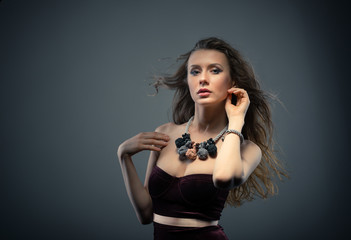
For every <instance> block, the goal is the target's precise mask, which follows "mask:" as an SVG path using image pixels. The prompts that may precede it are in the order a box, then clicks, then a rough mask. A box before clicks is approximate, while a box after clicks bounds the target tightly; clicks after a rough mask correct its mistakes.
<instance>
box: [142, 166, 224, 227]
mask: <svg viewBox="0 0 351 240" xmlns="http://www.w3.org/2000/svg"><path fill="white" fill-rule="evenodd" d="M149 193H150V196H151V198H152V203H153V208H154V213H156V214H159V215H163V216H168V217H179V218H195V219H200V220H206V221H214V220H219V219H220V216H221V213H222V210H223V208H224V204H225V201H226V199H227V196H228V193H229V191H228V190H224V189H219V188H216V187H215V186H214V184H213V180H212V175H211V174H191V175H187V176H184V177H174V176H171V175H170V174H168V173H167V172H165V171H164V170H162V169H161V168H160V167H158V166H157V165H155V166H154V168H153V169H152V172H151V175H150V178H149Z"/></svg>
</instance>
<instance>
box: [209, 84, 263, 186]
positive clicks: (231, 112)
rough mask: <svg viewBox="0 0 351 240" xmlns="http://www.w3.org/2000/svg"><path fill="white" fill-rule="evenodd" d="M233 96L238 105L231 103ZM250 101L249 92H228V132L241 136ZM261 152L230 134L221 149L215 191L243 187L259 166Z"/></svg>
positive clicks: (256, 147) (246, 141)
mask: <svg viewBox="0 0 351 240" xmlns="http://www.w3.org/2000/svg"><path fill="white" fill-rule="evenodd" d="M232 93H233V94H235V95H236V96H237V104H236V105H233V104H232V103H231V98H232ZM249 105H250V100H249V96H248V94H247V92H246V91H245V90H244V89H240V88H231V89H229V90H228V98H227V101H226V105H225V109H226V113H227V117H228V120H229V123H228V129H234V130H236V131H238V132H241V130H242V127H243V126H244V119H245V115H246V112H247V109H248V107H249ZM261 157H262V152H261V149H260V148H259V147H258V146H257V145H256V144H255V143H253V142H251V141H249V140H244V142H243V143H242V144H240V138H239V136H238V135H236V134H234V133H230V134H227V135H226V136H225V139H224V142H223V144H222V146H221V150H220V151H219V153H218V155H217V159H216V163H215V167H214V170H213V182H214V184H215V186H216V187H218V188H224V189H231V188H235V187H237V186H239V185H240V184H242V183H244V182H245V181H246V180H247V178H248V177H249V176H250V175H251V173H252V172H253V171H254V170H255V168H256V167H257V165H258V164H259V163H260V161H261Z"/></svg>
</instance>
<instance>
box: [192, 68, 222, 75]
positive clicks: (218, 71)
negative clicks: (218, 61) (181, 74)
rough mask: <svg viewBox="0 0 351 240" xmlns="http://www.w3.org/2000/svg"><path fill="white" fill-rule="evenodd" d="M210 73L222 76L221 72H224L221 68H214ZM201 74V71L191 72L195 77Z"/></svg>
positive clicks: (194, 70)
mask: <svg viewBox="0 0 351 240" xmlns="http://www.w3.org/2000/svg"><path fill="white" fill-rule="evenodd" d="M210 72H211V73H213V74H220V73H221V72H223V70H222V69H220V68H214V69H212V70H211V71H210ZM199 73H200V70H198V69H192V70H191V71H190V74H191V75H193V76H197V75H198V74H199Z"/></svg>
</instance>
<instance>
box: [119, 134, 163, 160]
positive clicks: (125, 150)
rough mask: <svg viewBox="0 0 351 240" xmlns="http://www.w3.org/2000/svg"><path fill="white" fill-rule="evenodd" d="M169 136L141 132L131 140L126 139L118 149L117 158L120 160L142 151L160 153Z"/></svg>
mask: <svg viewBox="0 0 351 240" xmlns="http://www.w3.org/2000/svg"><path fill="white" fill-rule="evenodd" d="M168 141H169V136H168V135H166V134H163V133H158V132H142V133H139V134H137V135H135V136H134V137H132V138H129V139H127V140H126V141H124V142H123V143H122V144H121V145H120V146H119V147H118V157H119V159H122V157H124V156H129V157H131V156H132V155H134V154H136V153H138V152H140V151H143V150H151V151H158V152H159V151H161V149H162V148H163V147H165V146H167V145H168Z"/></svg>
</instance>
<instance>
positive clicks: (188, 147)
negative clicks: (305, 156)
mask: <svg viewBox="0 0 351 240" xmlns="http://www.w3.org/2000/svg"><path fill="white" fill-rule="evenodd" d="M181 58H182V59H184V62H183V64H182V65H181V66H180V67H179V69H178V71H177V72H176V73H175V74H174V75H173V76H168V77H160V78H159V79H158V80H157V81H156V82H155V84H154V85H155V87H156V90H157V89H158V87H159V86H165V87H168V88H171V89H175V90H176V92H175V96H174V106H173V121H174V122H172V123H166V124H164V125H161V126H159V127H158V128H156V130H155V132H145V133H140V134H138V135H136V136H134V137H132V138H130V139H128V140H126V141H125V142H123V143H122V144H121V145H120V146H119V148H118V158H119V160H120V165H121V169H122V173H123V178H124V182H125V186H126V189H127V192H128V195H129V198H130V201H131V202H132V205H133V207H134V209H135V212H136V215H137V217H138V219H139V221H140V222H141V223H142V224H148V223H151V222H153V223H154V239H228V238H227V236H226V235H225V233H224V232H223V229H222V228H221V227H220V226H219V225H218V220H219V218H220V215H221V212H222V210H223V207H224V204H225V203H226V202H227V203H228V204H230V205H234V206H238V205H240V204H241V203H242V201H243V200H252V199H253V195H258V196H260V197H262V198H266V197H267V196H268V195H271V194H274V191H275V188H276V187H275V185H274V184H273V181H272V177H273V176H274V175H277V176H278V177H279V178H281V175H284V176H286V174H285V170H284V169H283V168H282V166H281V163H279V161H278V159H277V158H276V157H275V155H274V154H273V141H272V122H271V115H270V109H269V106H268V102H267V97H268V95H267V94H265V93H263V92H262V91H261V90H260V88H259V84H258V82H257V80H256V78H255V76H254V74H253V71H252V68H251V67H250V66H249V64H248V63H247V62H246V61H245V60H244V59H243V58H242V57H241V55H240V54H239V52H238V51H237V50H235V49H234V48H232V47H231V46H230V45H229V44H228V43H226V42H224V41H223V40H221V39H218V38H207V39H203V40H200V41H199V42H198V43H196V45H195V47H194V48H193V49H192V50H191V51H189V52H188V53H186V54H184V55H182V56H181ZM143 150H151V152H150V157H149V162H148V165H147V170H146V177H145V181H144V184H142V182H141V180H140V179H139V178H138V175H137V172H136V169H135V167H134V165H133V162H132V158H131V157H132V156H133V155H134V154H136V153H138V152H140V151H143Z"/></svg>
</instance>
